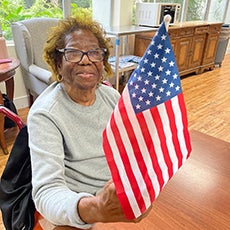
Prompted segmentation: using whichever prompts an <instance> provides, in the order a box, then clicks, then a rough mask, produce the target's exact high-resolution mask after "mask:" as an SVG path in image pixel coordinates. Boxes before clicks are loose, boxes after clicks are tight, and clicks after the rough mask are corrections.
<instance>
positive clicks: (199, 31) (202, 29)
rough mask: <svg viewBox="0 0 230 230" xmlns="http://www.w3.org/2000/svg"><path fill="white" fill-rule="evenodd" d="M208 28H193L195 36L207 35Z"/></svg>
mask: <svg viewBox="0 0 230 230" xmlns="http://www.w3.org/2000/svg"><path fill="white" fill-rule="evenodd" d="M208 31H209V27H208V26H199V27H196V28H195V34H204V33H208Z"/></svg>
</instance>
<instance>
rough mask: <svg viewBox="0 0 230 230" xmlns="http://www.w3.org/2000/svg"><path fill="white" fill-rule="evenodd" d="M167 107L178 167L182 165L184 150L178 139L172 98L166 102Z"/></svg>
mask: <svg viewBox="0 0 230 230" xmlns="http://www.w3.org/2000/svg"><path fill="white" fill-rule="evenodd" d="M165 108H166V111H167V115H168V118H169V125H170V130H171V133H172V141H173V145H174V148H175V152H176V155H177V159H178V168H180V167H181V165H182V159H183V155H182V151H181V148H180V142H179V140H178V127H177V125H176V122H175V114H174V111H173V107H172V100H168V101H166V102H165ZM179 128H180V127H179Z"/></svg>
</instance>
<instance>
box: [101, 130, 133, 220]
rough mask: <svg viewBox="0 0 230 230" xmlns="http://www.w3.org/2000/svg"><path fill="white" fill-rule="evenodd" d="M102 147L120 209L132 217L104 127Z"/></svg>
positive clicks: (129, 217) (127, 216)
mask: <svg viewBox="0 0 230 230" xmlns="http://www.w3.org/2000/svg"><path fill="white" fill-rule="evenodd" d="M103 148H104V151H105V152H106V158H107V162H108V165H109V167H110V170H111V172H113V173H112V178H113V182H114V184H115V187H116V193H117V196H118V199H119V201H120V204H121V207H122V210H125V211H124V214H125V216H126V218H127V219H134V218H135V215H134V213H133V210H132V207H131V205H130V203H129V200H128V197H127V194H126V192H125V190H124V186H123V183H122V182H121V177H120V174H119V171H118V168H117V165H116V162H115V160H114V158H113V152H112V149H111V147H110V144H109V141H108V138H107V134H106V129H105V130H104V132H103Z"/></svg>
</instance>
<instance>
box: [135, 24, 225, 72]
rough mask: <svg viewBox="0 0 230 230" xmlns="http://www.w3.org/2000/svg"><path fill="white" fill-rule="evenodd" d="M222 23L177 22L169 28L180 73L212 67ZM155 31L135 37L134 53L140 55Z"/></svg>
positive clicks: (200, 70)
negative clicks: (177, 23)
mask: <svg viewBox="0 0 230 230" xmlns="http://www.w3.org/2000/svg"><path fill="white" fill-rule="evenodd" d="M221 25H222V23H215V24H208V23H199V24H197V25H196V24H194V23H193V24H188V23H184V24H179V25H177V26H173V27H170V28H169V36H170V40H171V44H172V47H173V50H174V54H175V57H176V61H177V65H178V69H179V72H180V75H181V76H183V75H186V74H189V73H192V72H195V73H201V72H203V71H204V70H205V69H213V68H214V60H215V54H216V49H217V44H218V39H219V33H220V30H221ZM154 33H155V32H151V33H143V34H138V35H136V37H135V48H134V54H135V55H139V56H142V55H143V54H144V52H145V50H146V48H147V46H148V45H149V43H150V41H151V39H152V37H153V36H154Z"/></svg>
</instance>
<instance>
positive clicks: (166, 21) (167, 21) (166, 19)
mask: <svg viewBox="0 0 230 230" xmlns="http://www.w3.org/2000/svg"><path fill="white" fill-rule="evenodd" d="M171 19H172V17H171V15H169V14H166V15H165V16H164V21H165V27H166V30H167V32H168V29H169V23H170V21H171Z"/></svg>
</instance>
